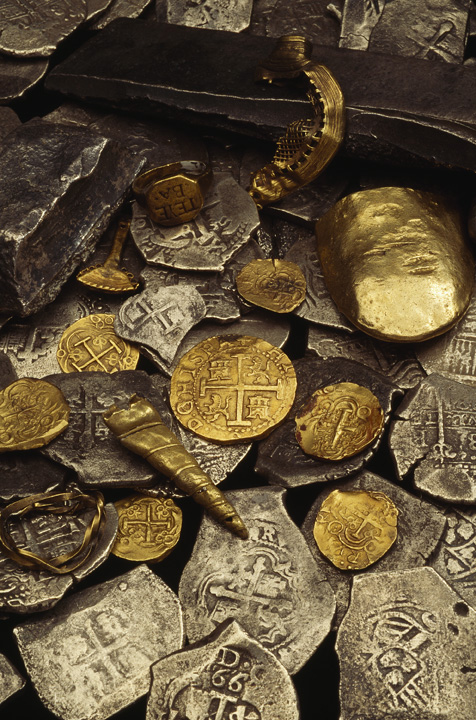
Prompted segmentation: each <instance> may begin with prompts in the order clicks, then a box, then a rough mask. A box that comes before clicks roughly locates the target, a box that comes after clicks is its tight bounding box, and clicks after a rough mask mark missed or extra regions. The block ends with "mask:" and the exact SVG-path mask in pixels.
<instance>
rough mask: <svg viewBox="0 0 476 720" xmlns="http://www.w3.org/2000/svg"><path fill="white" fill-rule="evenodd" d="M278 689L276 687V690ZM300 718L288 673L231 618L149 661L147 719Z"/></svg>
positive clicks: (259, 719)
mask: <svg viewBox="0 0 476 720" xmlns="http://www.w3.org/2000/svg"><path fill="white" fill-rule="evenodd" d="M278 688H279V692H277V689H278ZM174 714H175V717H176V718H177V719H178V718H180V717H183V718H196V720H200V719H201V718H217V720H219V719H220V718H221V719H222V720H224V719H225V718H229V719H230V720H233V718H234V719H235V720H240V719H241V720H253V719H254V720H299V717H300V716H299V707H298V702H297V697H296V691H295V689H294V686H293V683H292V680H291V678H290V677H289V674H288V672H287V671H286V669H285V668H284V667H283V665H281V663H280V662H279V661H278V660H276V658H275V657H274V655H273V654H272V653H270V652H269V651H268V650H266V648H264V647H263V646H262V645H261V644H260V643H259V642H257V641H256V640H253V638H252V637H250V635H248V633H246V632H245V631H244V630H242V628H241V627H240V625H239V624H238V623H237V622H236V621H235V620H229V621H227V622H225V623H222V624H221V625H219V626H218V627H217V629H216V630H215V632H213V633H212V634H211V635H209V636H208V637H207V638H206V640H202V641H201V642H199V643H197V644H196V645H189V646H188V647H186V648H185V649H184V650H181V651H179V652H177V653H174V654H173V655H169V656H168V657H166V658H164V659H163V660H159V662H158V663H156V664H155V665H153V666H152V686H151V690H150V695H149V699H148V704H147V715H146V720H163V719H164V718H172V717H174Z"/></svg>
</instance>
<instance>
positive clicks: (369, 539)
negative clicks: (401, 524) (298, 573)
mask: <svg viewBox="0 0 476 720" xmlns="http://www.w3.org/2000/svg"><path fill="white" fill-rule="evenodd" d="M397 517H398V509H397V507H396V506H395V504H394V503H393V502H392V501H391V500H390V498H389V497H387V496H386V495H385V494H384V493H382V492H370V491H366V490H346V491H343V490H334V491H333V492H331V494H330V495H329V496H328V497H327V498H326V499H325V500H324V502H323V503H322V505H321V508H320V510H319V512H318V514H317V517H316V522H315V523H314V539H315V541H316V543H317V547H318V548H319V550H320V551H321V553H322V554H323V555H325V556H326V558H328V559H329V560H330V561H331V563H332V564H333V565H335V566H336V567H338V568H339V569H340V570H363V569H364V568H366V567H369V565H373V563H374V562H377V560H379V559H380V558H381V557H382V555H385V553H386V552H387V551H388V550H389V549H390V548H391V547H392V545H393V543H394V542H395V540H396V539H397Z"/></svg>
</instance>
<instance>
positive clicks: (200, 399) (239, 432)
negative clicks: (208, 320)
mask: <svg viewBox="0 0 476 720" xmlns="http://www.w3.org/2000/svg"><path fill="white" fill-rule="evenodd" d="M295 393H296V373H295V372H294V368H293V366H292V363H291V361H290V359H289V358H288V356H287V355H285V354H284V353H283V352H282V350H279V348H277V347H274V345H271V344H270V343H268V342H266V341H265V340H261V339H260V338H256V337H248V336H246V335H223V336H221V337H212V338H208V339H207V340H204V341H203V342H200V343H198V345H195V347H194V348H192V349H191V350H189V352H188V353H186V354H185V355H184V356H183V357H182V358H181V359H180V361H179V363H178V365H177V367H176V369H175V371H174V373H173V375H172V381H171V390H170V404H171V406H172V410H173V412H174V414H175V416H176V418H177V419H178V420H179V422H181V423H182V425H184V427H186V428H187V429H188V430H191V431H192V432H194V433H196V434H197V435H199V436H200V437H203V438H206V439H207V440H212V441H214V442H217V443H223V444H232V443H240V442H248V441H249V440H257V439H259V438H262V437H265V436H266V435H268V434H269V433H270V432H271V430H273V429H274V428H275V427H276V426H277V425H279V424H280V423H281V422H283V420H284V419H285V418H286V416H287V414H288V413H289V411H290V409H291V406H292V404H293V400H294V395H295Z"/></svg>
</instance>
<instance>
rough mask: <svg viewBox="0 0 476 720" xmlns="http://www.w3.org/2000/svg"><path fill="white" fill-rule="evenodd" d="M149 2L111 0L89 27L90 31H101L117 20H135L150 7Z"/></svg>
mask: <svg viewBox="0 0 476 720" xmlns="http://www.w3.org/2000/svg"><path fill="white" fill-rule="evenodd" d="M150 3H151V0H113V2H112V4H111V5H110V6H109V8H108V9H107V10H106V12H105V13H104V14H103V15H101V17H99V18H98V19H97V20H96V22H94V23H93V24H92V25H91V29H92V30H102V29H103V28H105V27H106V26H107V25H109V23H111V22H112V21H113V20H116V19H117V18H136V17H139V15H140V14H141V12H142V11H143V10H145V9H146V7H147V5H150Z"/></svg>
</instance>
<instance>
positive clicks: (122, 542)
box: [111, 495, 182, 562]
mask: <svg viewBox="0 0 476 720" xmlns="http://www.w3.org/2000/svg"><path fill="white" fill-rule="evenodd" d="M114 505H115V507H116V510H117V514H118V518H119V528H118V531H117V535H116V540H115V541H114V545H113V546H112V550H111V552H112V554H113V555H117V557H120V558H123V559H124V560H132V561H134V562H159V561H160V560H163V559H164V558H166V557H167V555H169V554H170V553H171V552H172V550H173V549H174V547H175V545H176V544H177V542H178V540H179V537H180V531H181V529H182V511H181V510H180V508H179V507H178V506H177V505H176V504H175V503H174V501H173V500H172V498H153V497H145V496H144V495H132V496H131V497H127V498H123V499H122V500H118V501H117V502H115V503H114Z"/></svg>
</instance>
